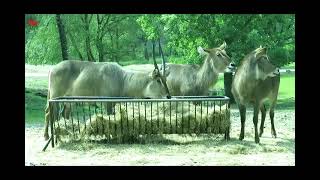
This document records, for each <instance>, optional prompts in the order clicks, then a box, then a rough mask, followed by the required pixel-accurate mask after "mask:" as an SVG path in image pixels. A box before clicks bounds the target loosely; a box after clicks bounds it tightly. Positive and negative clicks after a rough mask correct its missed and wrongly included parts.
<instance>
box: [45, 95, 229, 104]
mask: <svg viewBox="0 0 320 180" xmlns="http://www.w3.org/2000/svg"><path fill="white" fill-rule="evenodd" d="M201 100H202V101H206V100H208V101H212V100H221V101H229V98H228V97H226V96H203V97H201V96H183V97H179V96H176V97H175V96H173V97H172V98H171V99H165V98H163V99H143V98H140V99H134V98H123V97H112V98H111V97H108V98H103V97H99V98H92V97H90V98H89V97H78V98H75V97H72V96H70V97H59V98H54V99H50V100H49V102H116V103H120V102H163V101H165V102H170V101H171V102H176V101H179V102H185V101H201Z"/></svg>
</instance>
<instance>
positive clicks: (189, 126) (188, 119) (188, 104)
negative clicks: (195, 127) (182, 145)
mask: <svg viewBox="0 0 320 180" xmlns="http://www.w3.org/2000/svg"><path fill="white" fill-rule="evenodd" d="M188 111H189V112H188V113H189V115H188V132H190V101H189V102H188Z"/></svg>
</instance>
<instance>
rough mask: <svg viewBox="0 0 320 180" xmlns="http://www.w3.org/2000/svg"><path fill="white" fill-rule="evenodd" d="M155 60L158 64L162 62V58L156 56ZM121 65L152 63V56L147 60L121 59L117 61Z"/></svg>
mask: <svg viewBox="0 0 320 180" xmlns="http://www.w3.org/2000/svg"><path fill="white" fill-rule="evenodd" d="M156 62H157V63H158V64H161V63H162V58H156ZM119 64H120V65H121V66H128V65H133V64H135V65H136V64H153V59H152V57H150V58H149V61H147V60H145V59H144V58H141V59H135V60H130V61H121V62H119Z"/></svg>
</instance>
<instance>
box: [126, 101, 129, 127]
mask: <svg viewBox="0 0 320 180" xmlns="http://www.w3.org/2000/svg"><path fill="white" fill-rule="evenodd" d="M126 114H127V131H128V132H129V117H128V116H129V115H128V114H129V112H128V105H127V102H126Z"/></svg>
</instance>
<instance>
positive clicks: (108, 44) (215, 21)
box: [25, 14, 295, 66]
mask: <svg viewBox="0 0 320 180" xmlns="http://www.w3.org/2000/svg"><path fill="white" fill-rule="evenodd" d="M85 16H86V17H88V22H87V24H86V23H85V21H84V17H85ZM29 18H34V19H36V20H38V21H39V25H38V26H37V27H31V26H28V25H26V30H25V34H26V39H25V42H26V62H27V63H30V64H56V63H58V62H60V61H61V60H62V58H61V52H60V51H61V47H60V44H59V36H58V32H57V26H56V22H55V19H54V15H37V14H35V15H30V14H27V15H26V16H25V20H26V24H27V20H28V19H29ZM61 18H62V19H63V22H64V23H65V29H66V35H67V40H68V53H69V56H70V59H80V58H82V59H83V60H87V59H89V58H88V52H89V51H90V52H91V53H92V56H93V58H94V61H117V62H121V61H128V60H130V59H132V60H134V59H139V58H145V59H148V58H147V56H149V57H151V55H150V53H151V52H152V46H151V44H152V43H151V42H152V41H155V42H157V40H158V39H160V40H161V44H162V48H163V51H164V53H165V55H166V58H167V59H168V60H169V62H171V63H187V64H200V63H201V62H202V61H203V57H201V56H200V55H199V54H198V52H197V47H198V46H202V47H204V48H214V47H218V46H220V45H221V44H222V43H223V41H226V43H227V49H226V51H227V53H228V54H229V56H230V57H231V58H232V60H233V61H234V62H235V63H236V64H238V63H239V62H240V61H241V60H242V59H243V57H244V56H245V55H246V54H248V53H249V52H251V51H252V50H254V49H256V48H257V47H259V46H260V45H262V46H265V47H267V48H268V53H269V56H270V59H271V61H272V62H273V63H274V64H275V65H277V66H284V65H286V64H288V63H290V62H294V61H295V16H294V15H287V14H253V15H252V14H152V15H151V14H142V15H141V14H131V15H121V14H89V15H78V14H70V15H61ZM86 25H87V26H86ZM86 27H87V28H88V29H86ZM72 40H73V42H72ZM156 46H158V44H157V43H156ZM148 54H149V55H148ZM156 56H157V57H159V56H160V55H159V53H158V50H157V47H156ZM146 61H147V60H146ZM149 61H150V62H152V61H151V60H149ZM142 63H144V62H142Z"/></svg>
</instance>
